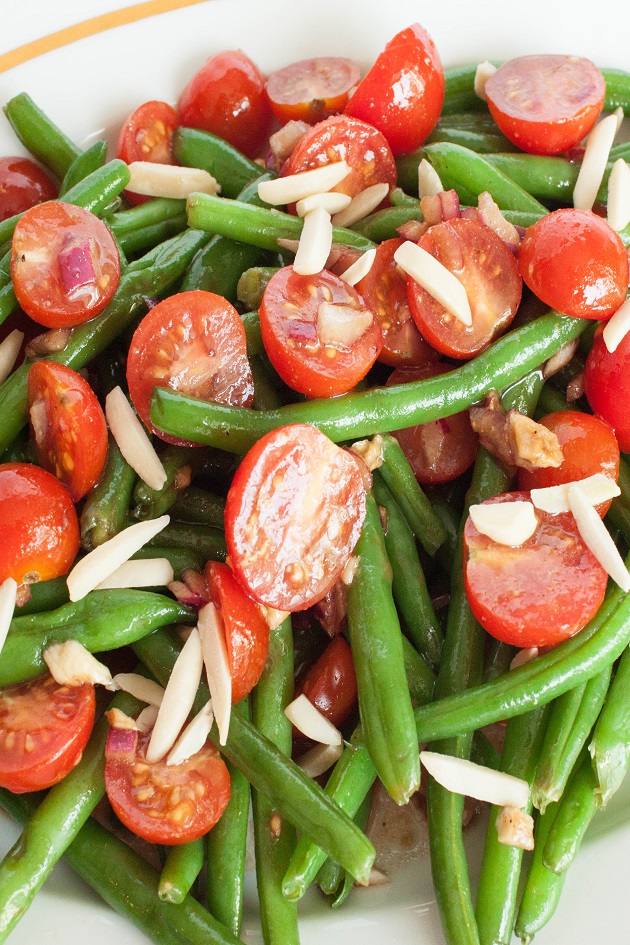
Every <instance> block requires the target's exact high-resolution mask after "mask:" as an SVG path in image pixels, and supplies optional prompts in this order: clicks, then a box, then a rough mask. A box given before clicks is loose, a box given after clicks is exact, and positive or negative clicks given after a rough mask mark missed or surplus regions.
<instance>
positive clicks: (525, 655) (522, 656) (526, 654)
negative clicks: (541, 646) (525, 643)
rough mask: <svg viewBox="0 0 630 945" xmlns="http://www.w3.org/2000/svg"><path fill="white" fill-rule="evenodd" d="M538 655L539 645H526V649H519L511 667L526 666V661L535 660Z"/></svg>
mask: <svg viewBox="0 0 630 945" xmlns="http://www.w3.org/2000/svg"><path fill="white" fill-rule="evenodd" d="M537 656H538V647H537V646H530V647H526V648H525V649H524V650H519V651H518V653H517V654H516V656H515V657H514V659H513V660H512V662H511V663H510V669H518V667H519V666H525V664H526V663H530V662H531V661H532V660H535V659H536V657H537Z"/></svg>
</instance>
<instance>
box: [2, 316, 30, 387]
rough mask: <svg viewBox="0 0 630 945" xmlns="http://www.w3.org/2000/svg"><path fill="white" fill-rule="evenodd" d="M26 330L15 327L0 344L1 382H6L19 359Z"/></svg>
mask: <svg viewBox="0 0 630 945" xmlns="http://www.w3.org/2000/svg"><path fill="white" fill-rule="evenodd" d="M23 341H24V332H23V331H19V330H18V329H17V328H14V329H13V331H11V332H9V334H8V335H7V337H6V338H5V339H4V341H3V342H2V344H0V384H4V382H5V381H6V379H7V377H8V376H9V374H10V373H11V371H12V370H13V367H14V365H15V362H16V361H17V358H18V355H19V353H20V349H21V347H22V342H23Z"/></svg>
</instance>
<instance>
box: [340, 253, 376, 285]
mask: <svg viewBox="0 0 630 945" xmlns="http://www.w3.org/2000/svg"><path fill="white" fill-rule="evenodd" d="M375 259H376V249H368V250H366V252H364V253H361V255H360V256H359V258H358V259H357V261H356V262H353V263H352V265H351V266H348V268H347V269H346V271H345V272H343V273H342V274H341V276H340V278H341V279H342V280H343V281H344V282H347V283H348V285H356V284H357V282H360V281H361V279H364V278H365V277H366V276H367V274H368V272H369V271H370V269H371V268H372V265H373V263H374V260H375Z"/></svg>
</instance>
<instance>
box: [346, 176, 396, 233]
mask: <svg viewBox="0 0 630 945" xmlns="http://www.w3.org/2000/svg"><path fill="white" fill-rule="evenodd" d="M388 193H389V184H384V183H383V184H372V186H371V187H366V188H365V190H362V191H360V192H359V193H358V194H357V195H356V197H353V198H352V200H351V201H350V203H349V204H348V206H347V207H346V209H345V210H340V211H339V212H338V213H336V214H335V215H334V217H333V219H332V222H333V226H353V225H354V224H355V223H358V222H359V220H363V219H364V218H365V217H367V216H369V215H370V213H372V211H373V210H376V208H377V207H378V206H379V204H381V203H382V202H383V201H384V200H385V197H387V195H388Z"/></svg>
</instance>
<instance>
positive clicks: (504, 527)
mask: <svg viewBox="0 0 630 945" xmlns="http://www.w3.org/2000/svg"><path fill="white" fill-rule="evenodd" d="M469 515H470V517H471V519H472V521H473V525H474V526H475V528H476V529H477V531H478V532H480V533H481V534H482V535H487V536H488V538H491V539H492V541H496V542H497V543H498V544H500V545H511V546H512V547H514V548H517V547H518V546H519V545H522V544H524V542H526V541H527V539H528V538H531V536H532V535H533V534H534V532H535V531H536V526H537V524H538V520H537V518H536V512H535V511H534V506H533V505H532V503H531V502H488V503H486V502H484V503H482V504H481V505H471V506H470V509H469Z"/></svg>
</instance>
